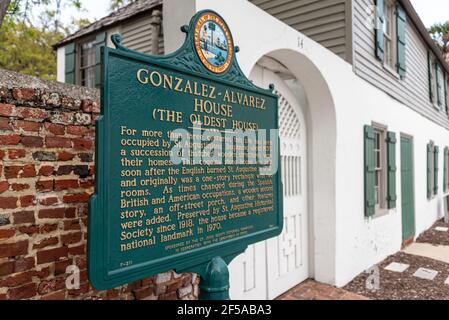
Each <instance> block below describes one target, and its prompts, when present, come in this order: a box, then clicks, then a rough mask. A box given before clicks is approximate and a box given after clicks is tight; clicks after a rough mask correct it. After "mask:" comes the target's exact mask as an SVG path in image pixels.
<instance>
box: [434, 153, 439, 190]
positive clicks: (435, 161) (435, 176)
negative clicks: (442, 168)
mask: <svg viewBox="0 0 449 320" xmlns="http://www.w3.org/2000/svg"><path fill="white" fill-rule="evenodd" d="M433 150H434V164H433V169H434V172H435V175H434V178H433V184H434V188H433V192H434V194H435V195H436V194H438V170H439V167H438V155H439V153H440V150H439V148H438V147H437V146H435V147H434V149H433Z"/></svg>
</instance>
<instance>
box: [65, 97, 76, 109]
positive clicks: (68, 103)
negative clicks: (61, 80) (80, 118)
mask: <svg viewBox="0 0 449 320" xmlns="http://www.w3.org/2000/svg"><path fill="white" fill-rule="evenodd" d="M61 104H62V107H63V108H67V109H70V110H79V109H80V108H81V100H79V99H73V98H70V97H62V99H61Z"/></svg>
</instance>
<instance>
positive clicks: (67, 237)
mask: <svg viewBox="0 0 449 320" xmlns="http://www.w3.org/2000/svg"><path fill="white" fill-rule="evenodd" d="M81 239H82V233H81V232H73V233H67V234H62V235H61V241H62V244H63V245H69V244H75V243H78V242H80V241H81Z"/></svg>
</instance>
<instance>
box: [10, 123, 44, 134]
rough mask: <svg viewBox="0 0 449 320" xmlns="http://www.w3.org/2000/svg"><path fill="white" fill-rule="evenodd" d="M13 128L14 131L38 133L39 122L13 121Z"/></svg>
mask: <svg viewBox="0 0 449 320" xmlns="http://www.w3.org/2000/svg"><path fill="white" fill-rule="evenodd" d="M13 126H14V128H15V129H16V130H23V131H26V132H39V131H40V129H41V124H40V123H39V122H34V121H26V120H15V121H14V122H13Z"/></svg>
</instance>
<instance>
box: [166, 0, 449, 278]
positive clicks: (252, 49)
mask: <svg viewBox="0 0 449 320" xmlns="http://www.w3.org/2000/svg"><path fill="white" fill-rule="evenodd" d="M173 1H174V0H167V2H173ZM164 5H165V2H164ZM190 6H194V10H195V11H199V10H203V9H213V10H215V11H217V12H218V13H219V14H221V15H222V16H223V17H224V19H225V20H226V21H227V23H228V24H229V26H230V28H231V32H232V33H233V36H234V41H235V44H236V45H239V46H240V48H241V51H240V52H239V53H238V55H237V57H238V61H239V63H240V66H241V68H242V70H243V71H244V72H245V74H247V75H249V73H250V71H251V70H252V68H253V67H254V65H255V64H256V62H257V61H258V60H259V59H260V58H261V57H262V56H264V55H270V56H272V57H274V58H276V59H278V60H279V61H281V62H282V63H283V64H285V65H286V66H287V67H288V68H289V69H290V70H291V71H292V72H293V73H294V74H295V76H296V77H297V78H298V80H299V81H300V83H301V84H302V86H303V87H304V91H305V92H306V94H307V96H308V101H309V104H310V106H309V109H310V110H309V116H308V126H309V127H310V128H309V130H310V133H311V138H310V139H311V141H310V142H309V146H310V148H309V155H310V159H311V160H312V161H311V165H310V167H309V171H310V173H311V174H310V176H311V177H312V178H311V179H312V180H311V181H310V183H309V186H310V187H309V189H310V191H311V201H309V203H310V208H309V213H310V215H311V220H312V221H313V222H312V226H311V232H312V234H313V236H312V237H311V239H312V241H311V243H310V246H311V248H310V250H311V261H312V265H313V268H312V269H313V272H312V274H311V276H312V277H314V278H316V279H317V280H318V281H322V282H326V283H330V284H334V285H337V286H343V285H345V284H346V283H348V282H349V281H350V280H351V279H352V278H353V277H355V276H356V275H357V274H359V273H360V272H363V271H364V270H365V269H367V268H369V267H371V266H372V265H373V264H376V263H378V262H380V261H381V260H382V259H384V258H386V257H387V256H388V255H390V254H393V253H395V252H396V251H398V250H400V247H401V242H402V226H401V183H400V182H401V180H400V178H401V177H400V172H401V170H400V169H401V168H400V143H399V141H400V139H399V138H400V137H399V133H406V134H409V135H412V136H413V137H414V161H415V211H416V212H415V215H416V234H417V235H419V234H420V233H421V232H422V231H424V230H425V229H427V228H428V227H429V226H431V224H432V223H433V222H434V221H435V220H437V219H438V218H439V217H442V216H443V214H444V213H443V207H444V206H443V194H442V189H443V188H442V183H443V177H442V170H443V169H442V168H443V157H442V156H441V154H442V152H440V175H439V180H440V181H439V186H440V188H439V189H440V194H439V195H438V197H436V198H435V199H434V200H432V201H428V200H427V194H426V145H427V143H428V142H429V141H430V140H433V141H435V143H436V145H438V146H439V147H440V150H443V148H444V147H445V146H449V134H448V131H447V130H445V129H443V128H442V127H439V126H437V125H436V124H434V123H433V122H431V121H430V120H427V119H426V118H424V117H422V116H421V115H419V114H417V113H416V112H414V111H412V110H410V109H409V108H407V107H406V106H405V105H403V104H401V103H399V102H397V101H396V100H393V99H392V98H390V97H389V96H388V95H387V94H385V93H383V92H381V91H380V90H378V89H376V88H374V87H373V86H371V85H369V84H368V83H366V82H365V81H363V80H361V79H360V78H359V77H357V76H356V75H355V74H354V73H353V70H352V66H351V65H350V64H348V63H346V62H345V61H343V60H342V59H340V58H338V57H337V56H336V55H334V54H333V53H331V52H330V51H328V50H326V49H325V48H324V47H322V46H320V45H319V44H317V43H315V42H314V41H312V40H310V39H308V38H307V37H305V36H303V35H302V34H301V33H299V32H297V31H296V30H294V29H292V28H290V27H288V26H287V25H285V24H283V23H282V22H280V21H278V20H276V19H275V18H273V17H271V16H270V15H268V14H267V13H265V12H264V11H262V10H260V9H258V8H257V7H255V6H254V5H252V4H250V3H249V2H247V1H245V0H233V1H222V0H195V1H193V4H192V3H190ZM190 11H191V10H184V11H183V12H178V15H177V19H176V20H174V19H170V16H169V14H170V12H164V28H165V39H168V41H169V42H168V43H170V47H169V48H170V50H169V51H173V50H174V48H176V47H179V46H180V45H181V43H182V41H183V39H184V37H183V35H182V34H180V32H179V31H178V30H179V26H180V25H182V24H185V23H187V22H188V21H189V20H190V17H191V14H190ZM173 32H175V33H176V34H175V35H173V34H172V33H173ZM180 35H181V36H180ZM166 46H167V45H166ZM441 116H442V117H444V116H445V115H444V114H443V112H442V114H441ZM372 121H375V122H378V123H381V124H384V125H387V126H388V130H390V131H394V132H396V133H397V137H398V144H397V166H398V171H397V183H396V184H397V192H398V202H397V209H396V210H392V211H391V212H390V213H389V214H388V215H385V216H383V217H379V218H376V219H370V220H367V219H366V218H365V217H364V194H363V190H364V185H363V183H364V177H363V166H364V163H363V126H364V125H366V124H371V123H372Z"/></svg>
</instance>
